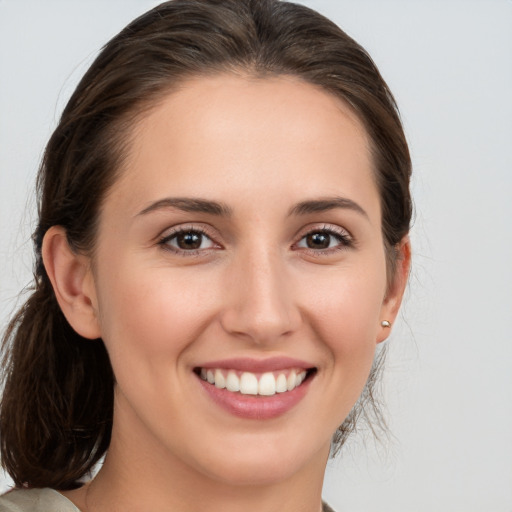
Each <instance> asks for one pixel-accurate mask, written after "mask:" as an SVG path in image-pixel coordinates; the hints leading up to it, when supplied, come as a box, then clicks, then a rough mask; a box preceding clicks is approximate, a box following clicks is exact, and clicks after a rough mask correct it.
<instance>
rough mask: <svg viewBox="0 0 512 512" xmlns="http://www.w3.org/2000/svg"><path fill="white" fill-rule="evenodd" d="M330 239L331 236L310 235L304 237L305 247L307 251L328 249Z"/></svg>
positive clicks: (322, 234)
mask: <svg viewBox="0 0 512 512" xmlns="http://www.w3.org/2000/svg"><path fill="white" fill-rule="evenodd" d="M331 238H332V237H331V235H329V234H328V233H323V232H316V233H310V234H309V235H307V236H306V245H307V247H308V248H309V249H328V248H329V246H330V244H331Z"/></svg>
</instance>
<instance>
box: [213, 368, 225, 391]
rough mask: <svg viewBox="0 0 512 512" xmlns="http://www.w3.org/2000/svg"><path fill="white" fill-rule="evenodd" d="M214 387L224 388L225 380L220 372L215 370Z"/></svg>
mask: <svg viewBox="0 0 512 512" xmlns="http://www.w3.org/2000/svg"><path fill="white" fill-rule="evenodd" d="M215 387H216V388H220V389H224V388H225V387H226V379H225V378H224V375H222V372H221V371H220V370H215Z"/></svg>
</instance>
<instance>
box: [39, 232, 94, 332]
mask: <svg viewBox="0 0 512 512" xmlns="http://www.w3.org/2000/svg"><path fill="white" fill-rule="evenodd" d="M42 257H43V263H44V267H45V269H46V273H47V274H48V277H49V278H50V281H51V283H52V286H53V290H54V292H55V296H56V298H57V301H58V303H59V306H60V308H61V310H62V313H63V314H64V316H65V317H66V319H67V321H68V322H69V324H70V325H71V327H73V329H74V330H75V331H76V332H77V333H78V334H80V335H81V336H83V337H84V338H90V339H96V338H99V337H101V332H100V326H99V322H98V318H97V300H96V295H95V288H94V281H93V277H92V273H91V269H90V264H89V262H90V260H89V258H88V257H87V256H85V255H82V254H78V253H76V252H75V251H73V250H72V249H71V247H70V246H69V244H68V240H67V236H66V231H65V229H64V228H62V227H61V226H52V227H51V228H50V229H49V230H48V231H47V232H46V234H45V236H44V239H43V247H42Z"/></svg>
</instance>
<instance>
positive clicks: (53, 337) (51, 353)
mask: <svg viewBox="0 0 512 512" xmlns="http://www.w3.org/2000/svg"><path fill="white" fill-rule="evenodd" d="M43 272H44V271H43ZM2 348H3V361H2V362H3V369H4V379H3V380H4V390H3V400H2V403H1V405H0V433H1V438H0V450H1V452H0V453H1V459H2V465H3V466H4V468H5V469H6V470H7V472H8V473H9V474H10V475H11V477H12V478H13V480H14V482H15V484H16V485H17V486H28V487H52V488H55V489H63V490H64V489H72V488H74V487H77V486H78V485H79V484H78V480H79V479H80V478H81V477H83V476H84V475H85V474H87V473H88V472H89V471H90V470H91V468H92V467H93V466H94V464H95V463H96V462H97V461H98V460H99V459H100V457H101V456H102V455H103V454H104V452H105V451H106V449H107V448H108V445H109V442H110V436H111V428H112V413H113V384H114V377H113V373H112V368H111V366H110V362H109V359H108V355H107V352H106V350H105V346H104V344H103V342H102V340H100V339H98V340H88V339H85V338H82V337H81V336H80V335H78V334H77V333H76V332H75V331H74V330H73V329H72V328H71V326H70V325H69V324H68V322H67V320H66V319H65V317H64V315H63V314H62V312H61V310H60V308H59V305H58V303H57V300H56V298H55V294H54V293H53V290H52V288H51V284H50V281H49V279H48V277H47V276H46V274H44V275H43V277H42V278H40V279H39V280H38V282H37V284H36V287H35V290H34V291H33V293H32V294H31V296H30V297H29V298H28V300H27V301H26V303H25V304H24V305H23V306H22V307H21V309H20V310H19V311H18V313H17V314H16V315H15V317H14V318H13V319H12V320H11V322H10V324H9V326H8V328H7V332H6V334H5V336H4V338H3V343H2Z"/></svg>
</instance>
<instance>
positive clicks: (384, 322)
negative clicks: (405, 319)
mask: <svg viewBox="0 0 512 512" xmlns="http://www.w3.org/2000/svg"><path fill="white" fill-rule="evenodd" d="M380 325H382V327H388V328H389V327H391V322H389V321H388V320H382V322H381V323H380Z"/></svg>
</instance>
